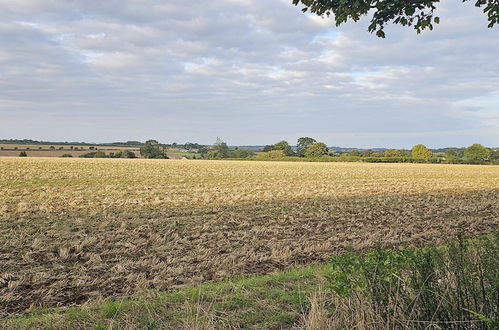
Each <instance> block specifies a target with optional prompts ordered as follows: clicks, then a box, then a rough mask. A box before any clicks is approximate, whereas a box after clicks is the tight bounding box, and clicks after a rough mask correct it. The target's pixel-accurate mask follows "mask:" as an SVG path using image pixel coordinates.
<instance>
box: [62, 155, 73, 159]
mask: <svg viewBox="0 0 499 330" xmlns="http://www.w3.org/2000/svg"><path fill="white" fill-rule="evenodd" d="M61 157H63V158H70V157H73V155H71V154H63V155H62V156H61Z"/></svg>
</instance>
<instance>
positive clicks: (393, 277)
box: [315, 233, 499, 329]
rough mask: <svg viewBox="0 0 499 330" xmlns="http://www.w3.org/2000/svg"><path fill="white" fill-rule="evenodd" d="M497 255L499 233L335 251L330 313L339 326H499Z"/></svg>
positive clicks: (461, 327) (373, 327)
mask: <svg viewBox="0 0 499 330" xmlns="http://www.w3.org/2000/svg"><path fill="white" fill-rule="evenodd" d="M498 256H499V233H496V234H494V235H490V236H486V237H481V238H477V239H474V240H464V239H462V238H461V239H459V240H455V241H451V242H449V243H448V244H447V245H446V246H445V247H428V248H423V249H404V250H393V249H383V248H377V249H374V250H372V251H371V252H369V253H368V254H367V255H361V254H359V253H357V252H353V251H349V252H348V253H346V254H343V255H340V256H335V257H333V258H332V260H331V265H332V266H331V270H330V271H329V273H328V274H327V276H326V277H327V279H328V282H329V287H330V288H331V289H332V291H333V292H334V294H333V296H332V297H331V298H330V306H329V309H330V311H331V316H330V318H331V319H334V320H335V324H336V326H335V328H355V329H498V328H499V258H498ZM315 313H316V314H317V312H315Z"/></svg>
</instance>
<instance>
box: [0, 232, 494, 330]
mask: <svg viewBox="0 0 499 330" xmlns="http://www.w3.org/2000/svg"><path fill="white" fill-rule="evenodd" d="M498 254H499V234H498V233H496V234H492V235H488V236H483V237H479V238H475V239H469V240H464V239H459V240H456V241H450V242H449V243H448V244H447V245H445V246H441V247H427V248H422V249H413V248H407V249H402V250H395V249H387V248H377V249H374V250H371V251H368V252H367V253H365V254H364V253H361V252H354V251H353V250H350V251H349V252H347V253H344V254H342V255H338V256H335V257H333V258H332V259H331V261H330V262H329V263H328V264H325V265H316V266H311V267H306V268H299V269H294V270H289V271H284V272H278V273H275V274H271V275H263V276H250V277H242V278H236V279H232V280H227V281H223V282H212V283H206V284H202V285H197V286H188V287H184V288H180V289H177V290H174V291H168V292H162V293H158V292H156V293H153V292H149V293H147V294H144V295H142V296H138V297H137V298H134V299H120V300H107V301H101V302H94V303H90V304H86V305H84V306H81V307H68V308H63V309H39V310H34V311H32V312H31V313H28V314H25V315H21V316H18V317H10V318H6V319H3V320H1V321H0V326H2V327H3V328H9V329H10V328H17V329H33V328H51V329H59V328H65V329H66V328H94V329H107V328H147V329H159V328H177V329H227V328H237V329H239V328H259V329H268V328H276V329H277V328H292V327H293V326H294V327H296V326H298V327H300V326H301V327H305V328H307V327H308V328H314V327H311V326H310V325H311V323H314V322H315V325H316V326H322V327H321V328H320V329H326V327H325V326H326V325H329V326H330V328H331V329H351V328H355V327H360V328H363V329H386V328H389V329H406V328H407V329H497V326H498V325H499V324H498V321H499V300H498V299H497V295H498V294H499V259H497V255H498ZM318 297H320V300H321V301H319V302H318V301H317V298H318Z"/></svg>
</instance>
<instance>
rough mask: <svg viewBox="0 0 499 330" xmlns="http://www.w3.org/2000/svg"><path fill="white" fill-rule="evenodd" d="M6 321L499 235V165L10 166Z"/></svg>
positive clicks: (0, 228)
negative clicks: (33, 310) (45, 310)
mask: <svg viewBox="0 0 499 330" xmlns="http://www.w3.org/2000/svg"><path fill="white" fill-rule="evenodd" d="M0 196H1V197H0V265H1V267H2V268H1V269H0V311H2V312H0V313H2V314H3V315H2V316H5V315H8V314H13V313H22V312H24V311H26V310H28V309H29V308H30V307H33V306H47V307H56V306H68V305H73V304H80V303H83V302H85V301H87V300H89V299H98V298H102V297H104V298H106V297H125V296H132V295H136V294H138V293H141V292H145V291H148V290H149V291H150V290H168V289H172V288H175V287H179V286H185V285H191V284H197V283H202V282H206V281H212V280H222V279H227V278H232V277H234V276H238V275H245V274H267V273H272V272H274V271H279V270H283V269H289V268H294V267H296V266H302V265H310V264H314V263H318V262H322V261H325V260H327V258H329V257H330V256H331V255H335V254H339V253H341V252H344V251H345V249H346V248H347V247H348V246H352V247H354V248H355V249H357V250H367V249H370V248H372V247H373V246H375V245H377V244H378V243H381V244H382V245H385V246H400V245H415V246H424V245H428V244H439V243H441V242H443V241H444V239H446V238H448V237H453V236H456V235H458V234H459V233H465V234H470V235H471V234H482V233H488V232H491V231H493V230H497V229H498V218H499V167H498V166H468V165H430V164H364V163H286V162H242V161H175V160H166V161H165V160H133V159H132V160H130V159H103V160H98V159H49V158H24V159H21V158H0Z"/></svg>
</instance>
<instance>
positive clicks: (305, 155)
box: [205, 137, 499, 164]
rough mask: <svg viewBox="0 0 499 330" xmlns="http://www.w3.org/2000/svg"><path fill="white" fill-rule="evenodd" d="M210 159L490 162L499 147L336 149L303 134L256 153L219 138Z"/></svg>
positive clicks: (497, 153) (496, 158)
mask: <svg viewBox="0 0 499 330" xmlns="http://www.w3.org/2000/svg"><path fill="white" fill-rule="evenodd" d="M205 158H208V159H224V158H253V159H257V160H295V161H301V160H303V161H359V162H387V163H388V162H390V163H411V162H414V163H424V162H427V163H473V164H474V163H476V164H480V163H488V162H494V161H499V150H498V149H490V148H486V147H484V146H483V145H481V144H473V145H471V146H469V147H467V148H448V149H446V150H445V152H433V151H432V150H431V149H429V148H428V147H426V146H425V145H423V144H417V145H415V146H414V147H412V149H411V150H405V149H388V150H384V151H374V150H372V149H367V150H351V151H349V152H335V151H332V150H330V149H329V148H328V147H327V146H326V144H325V143H323V142H319V141H317V140H315V139H314V138H311V137H301V138H299V139H298V140H297V143H296V147H293V146H291V145H290V144H289V143H288V142H287V141H284V140H283V141H279V142H277V143H275V144H272V145H266V146H265V147H264V148H263V150H262V152H258V153H257V154H256V155H254V153H252V152H250V151H247V150H241V149H237V148H236V149H234V150H231V149H230V148H229V146H228V145H227V143H226V142H224V141H222V140H221V139H217V142H216V143H215V144H214V146H213V148H212V149H211V150H210V151H209V152H208V154H207V157H205Z"/></svg>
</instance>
